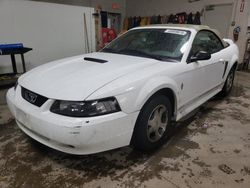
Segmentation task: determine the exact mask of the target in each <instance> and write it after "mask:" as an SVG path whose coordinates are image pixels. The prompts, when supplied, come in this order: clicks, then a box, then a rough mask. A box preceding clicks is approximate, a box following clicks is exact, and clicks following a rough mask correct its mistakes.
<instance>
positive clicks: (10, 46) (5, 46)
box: [0, 43, 23, 50]
mask: <svg viewBox="0 0 250 188" xmlns="http://www.w3.org/2000/svg"><path fill="white" fill-rule="evenodd" d="M19 48H23V44H22V43H16V44H0V50H7V49H19Z"/></svg>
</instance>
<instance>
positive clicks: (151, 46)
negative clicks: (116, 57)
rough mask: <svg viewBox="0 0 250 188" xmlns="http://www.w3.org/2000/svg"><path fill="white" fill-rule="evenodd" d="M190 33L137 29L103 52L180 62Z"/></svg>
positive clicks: (117, 40)
mask: <svg viewBox="0 0 250 188" xmlns="http://www.w3.org/2000/svg"><path fill="white" fill-rule="evenodd" d="M189 36H190V31H185V30H178V29H136V30H131V31H129V32H127V33H126V34H124V35H122V36H121V37H119V38H118V39H116V40H115V41H113V42H111V43H110V44H108V45H107V46H106V47H105V48H104V49H103V50H102V51H101V52H109V53H118V54H125V55H133V56H139V57H147V58H153V59H157V60H162V61H164V60H166V61H171V60H172V61H180V60H181V59H182V56H183V53H184V52H185V49H186V46H187V41H188V39H189Z"/></svg>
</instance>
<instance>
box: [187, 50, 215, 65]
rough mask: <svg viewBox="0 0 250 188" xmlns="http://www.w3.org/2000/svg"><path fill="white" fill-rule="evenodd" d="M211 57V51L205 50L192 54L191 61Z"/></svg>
mask: <svg viewBox="0 0 250 188" xmlns="http://www.w3.org/2000/svg"><path fill="white" fill-rule="evenodd" d="M210 58H211V54H210V53H208V52H205V51H199V52H197V53H195V54H194V55H193V56H191V58H190V62H195V61H202V60H209V59H210Z"/></svg>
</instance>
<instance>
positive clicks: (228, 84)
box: [219, 67, 235, 97]
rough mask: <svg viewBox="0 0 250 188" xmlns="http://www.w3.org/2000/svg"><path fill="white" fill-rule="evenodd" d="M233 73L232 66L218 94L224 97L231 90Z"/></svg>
mask: <svg viewBox="0 0 250 188" xmlns="http://www.w3.org/2000/svg"><path fill="white" fill-rule="evenodd" d="M234 75H235V68H234V67H233V68H232V69H231V70H230V71H229V73H228V75H227V79H226V81H225V84H224V86H223V88H222V90H221V92H220V93H219V96H221V97H226V96H227V95H228V94H229V93H230V92H231V90H232V88H233V82H234Z"/></svg>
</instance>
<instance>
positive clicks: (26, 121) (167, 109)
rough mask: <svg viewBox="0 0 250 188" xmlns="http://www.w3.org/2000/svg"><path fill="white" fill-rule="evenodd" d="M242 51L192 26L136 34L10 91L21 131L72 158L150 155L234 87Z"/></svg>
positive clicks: (44, 69) (56, 65) (32, 75)
mask: <svg viewBox="0 0 250 188" xmlns="http://www.w3.org/2000/svg"><path fill="white" fill-rule="evenodd" d="M238 55H239V51H238V47H237V46H236V45H235V44H234V43H233V42H232V41H231V40H229V39H223V40H222V39H221V38H220V37H219V36H218V34H217V31H216V30H212V29H210V28H209V27H207V26H195V25H154V26H145V27H139V28H135V29H132V30H130V31H128V32H127V33H125V34H123V35H122V36H120V37H119V38H117V39H116V40H114V41H113V42H111V43H110V44H109V45H107V46H106V47H105V48H104V49H103V50H101V51H100V52H96V53H90V54H85V55H80V56H76V57H71V58H67V59H63V60H59V61H54V62H51V63H48V64H44V65H42V66H40V67H37V68H35V69H33V70H31V71H29V72H28V73H26V74H24V75H22V76H21V77H20V78H19V79H18V83H17V84H16V86H15V87H13V88H11V89H10V90H9V91H8V93H7V102H8V106H9V108H10V110H11V112H12V114H13V115H14V116H15V119H16V122H17V124H18V126H19V127H20V129H21V130H22V131H23V132H25V133H26V134H27V135H29V136H30V137H31V138H33V139H35V140H37V141H38V142H40V143H42V144H45V145H47V146H49V147H51V148H54V149H56V150H60V151H63V152H66V153H70V154H79V155H83V154H91V153H97V152H102V151H106V150H111V149H114V148H119V147H123V146H128V145H132V146H133V147H134V148H136V149H139V150H144V151H150V150H153V149H155V148H157V147H158V146H160V145H161V144H162V143H163V141H164V140H165V138H166V137H167V136H168V135H170V133H171V131H172V128H173V125H171V121H178V120H180V119H181V118H184V117H185V116H186V115H187V114H188V113H190V112H191V111H193V110H194V109H196V108H197V107H198V106H200V105H201V104H203V103H204V102H206V101H207V100H208V99H210V98H211V97H213V96H214V95H216V94H218V93H220V94H221V95H227V94H228V93H229V92H230V90H231V88H232V85H233V80H234V73H235V70H236V68H237V62H238Z"/></svg>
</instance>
